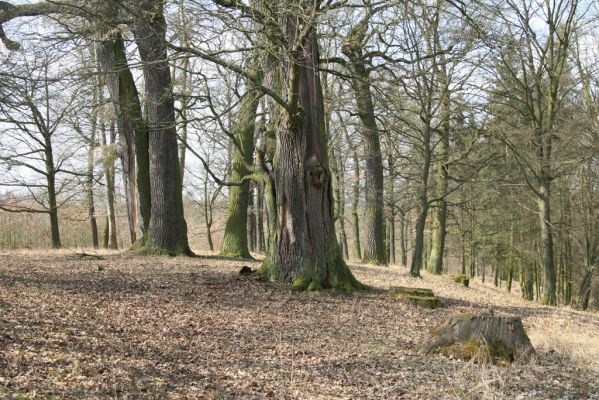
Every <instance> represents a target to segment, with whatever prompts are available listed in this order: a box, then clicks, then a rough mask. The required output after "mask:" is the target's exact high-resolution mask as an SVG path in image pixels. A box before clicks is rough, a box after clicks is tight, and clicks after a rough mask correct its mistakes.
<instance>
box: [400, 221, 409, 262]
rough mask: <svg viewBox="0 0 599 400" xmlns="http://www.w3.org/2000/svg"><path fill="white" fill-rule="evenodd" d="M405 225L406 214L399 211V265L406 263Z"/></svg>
mask: <svg viewBox="0 0 599 400" xmlns="http://www.w3.org/2000/svg"><path fill="white" fill-rule="evenodd" d="M406 230H407V227H406V215H405V214H404V213H403V212H400V213H399V245H400V247H399V248H400V251H401V265H402V266H403V267H406V266H407V265H408V249H407V237H406V236H407V232H406Z"/></svg>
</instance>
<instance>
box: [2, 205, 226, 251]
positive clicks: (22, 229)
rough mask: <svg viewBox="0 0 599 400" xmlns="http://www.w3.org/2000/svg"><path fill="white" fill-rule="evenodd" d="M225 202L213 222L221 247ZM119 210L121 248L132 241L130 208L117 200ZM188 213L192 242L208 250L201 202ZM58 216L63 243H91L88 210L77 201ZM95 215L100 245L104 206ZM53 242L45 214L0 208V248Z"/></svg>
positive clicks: (74, 245)
mask: <svg viewBox="0 0 599 400" xmlns="http://www.w3.org/2000/svg"><path fill="white" fill-rule="evenodd" d="M223 206H224V205H218V208H217V210H218V211H215V215H214V222H213V226H212V238H213V240H214V244H215V248H216V249H220V246H221V243H222V237H223V233H224V228H225V213H224V212H223V211H221V208H222V207H223ZM116 212H117V227H116V231H117V240H118V244H119V248H120V249H126V248H128V247H129V246H130V245H131V237H130V235H129V225H128V223H127V209H126V207H124V204H118V205H117V208H116ZM185 215H186V221H187V227H188V235H189V241H190V244H191V246H192V247H193V248H194V249H196V250H197V251H199V252H205V251H208V241H207V239H206V227H205V222H204V218H203V216H202V215H201V214H200V210H199V206H194V205H191V204H187V206H186V209H185ZM59 217H60V218H59V220H60V236H61V240H62V245H63V247H66V248H84V247H90V246H91V233H90V227H89V220H88V218H87V211H86V210H84V209H83V208H81V207H78V206H76V205H75V204H69V205H66V206H64V207H63V208H61V209H60V211H59ZM96 218H97V223H98V234H99V237H100V246H101V245H102V233H103V232H104V227H105V218H106V212H105V211H104V210H103V209H101V206H99V208H98V212H97V217H96ZM50 245H51V241H50V222H49V220H48V216H47V215H46V214H26V213H8V212H5V211H1V210H0V249H40V248H48V247H50Z"/></svg>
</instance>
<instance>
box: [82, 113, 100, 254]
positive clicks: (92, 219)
mask: <svg viewBox="0 0 599 400" xmlns="http://www.w3.org/2000/svg"><path fill="white" fill-rule="evenodd" d="M94 119H95V116H94ZM95 131H96V123H95V121H92V129H91V136H90V146H89V149H88V151H87V175H86V177H85V178H86V182H85V189H86V193H87V215H88V217H89V227H90V230H91V237H92V247H93V248H94V249H97V248H98V246H99V243H98V223H97V221H96V206H95V204H94V164H95V160H94V151H95V143H96V132H95Z"/></svg>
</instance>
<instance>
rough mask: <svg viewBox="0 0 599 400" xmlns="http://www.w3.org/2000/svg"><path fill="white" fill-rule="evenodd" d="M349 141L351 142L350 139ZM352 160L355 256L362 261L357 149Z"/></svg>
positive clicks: (352, 211)
mask: <svg viewBox="0 0 599 400" xmlns="http://www.w3.org/2000/svg"><path fill="white" fill-rule="evenodd" d="M347 139H348V140H349V138H347ZM352 158H353V161H354V178H353V183H352V205H351V215H352V229H353V236H354V251H353V256H354V259H355V260H360V259H361V258H362V250H361V247H360V216H359V215H358V204H359V202H360V160H359V158H358V153H357V152H356V150H355V149H352Z"/></svg>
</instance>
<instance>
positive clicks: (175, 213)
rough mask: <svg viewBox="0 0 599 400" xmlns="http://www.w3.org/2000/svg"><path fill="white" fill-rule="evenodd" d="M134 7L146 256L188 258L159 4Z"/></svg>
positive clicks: (142, 0)
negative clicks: (146, 187) (142, 112)
mask: <svg viewBox="0 0 599 400" xmlns="http://www.w3.org/2000/svg"><path fill="white" fill-rule="evenodd" d="M134 5H135V6H137V8H138V10H139V11H140V12H141V13H142V14H141V16H140V17H139V19H138V20H137V21H136V24H135V29H134V33H135V41H136V43H137V47H138V49H139V54H140V57H141V61H142V64H143V72H144V80H145V97H146V108H147V123H148V131H149V154H150V164H149V165H150V192H151V200H152V212H151V215H152V220H151V224H150V225H151V238H148V239H151V240H147V241H146V243H144V248H145V250H146V251H149V252H158V253H163V252H166V253H168V254H172V255H176V254H186V255H191V254H193V253H192V252H191V249H190V248H189V243H188V240H187V224H186V222H185V218H184V214H183V194H182V187H181V173H180V171H179V157H178V146H177V133H176V123H175V103H174V99H173V92H172V82H171V72H170V69H169V65H168V54H167V41H166V21H165V19H164V10H163V2H162V1H158V0H136V1H135V2H134Z"/></svg>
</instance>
